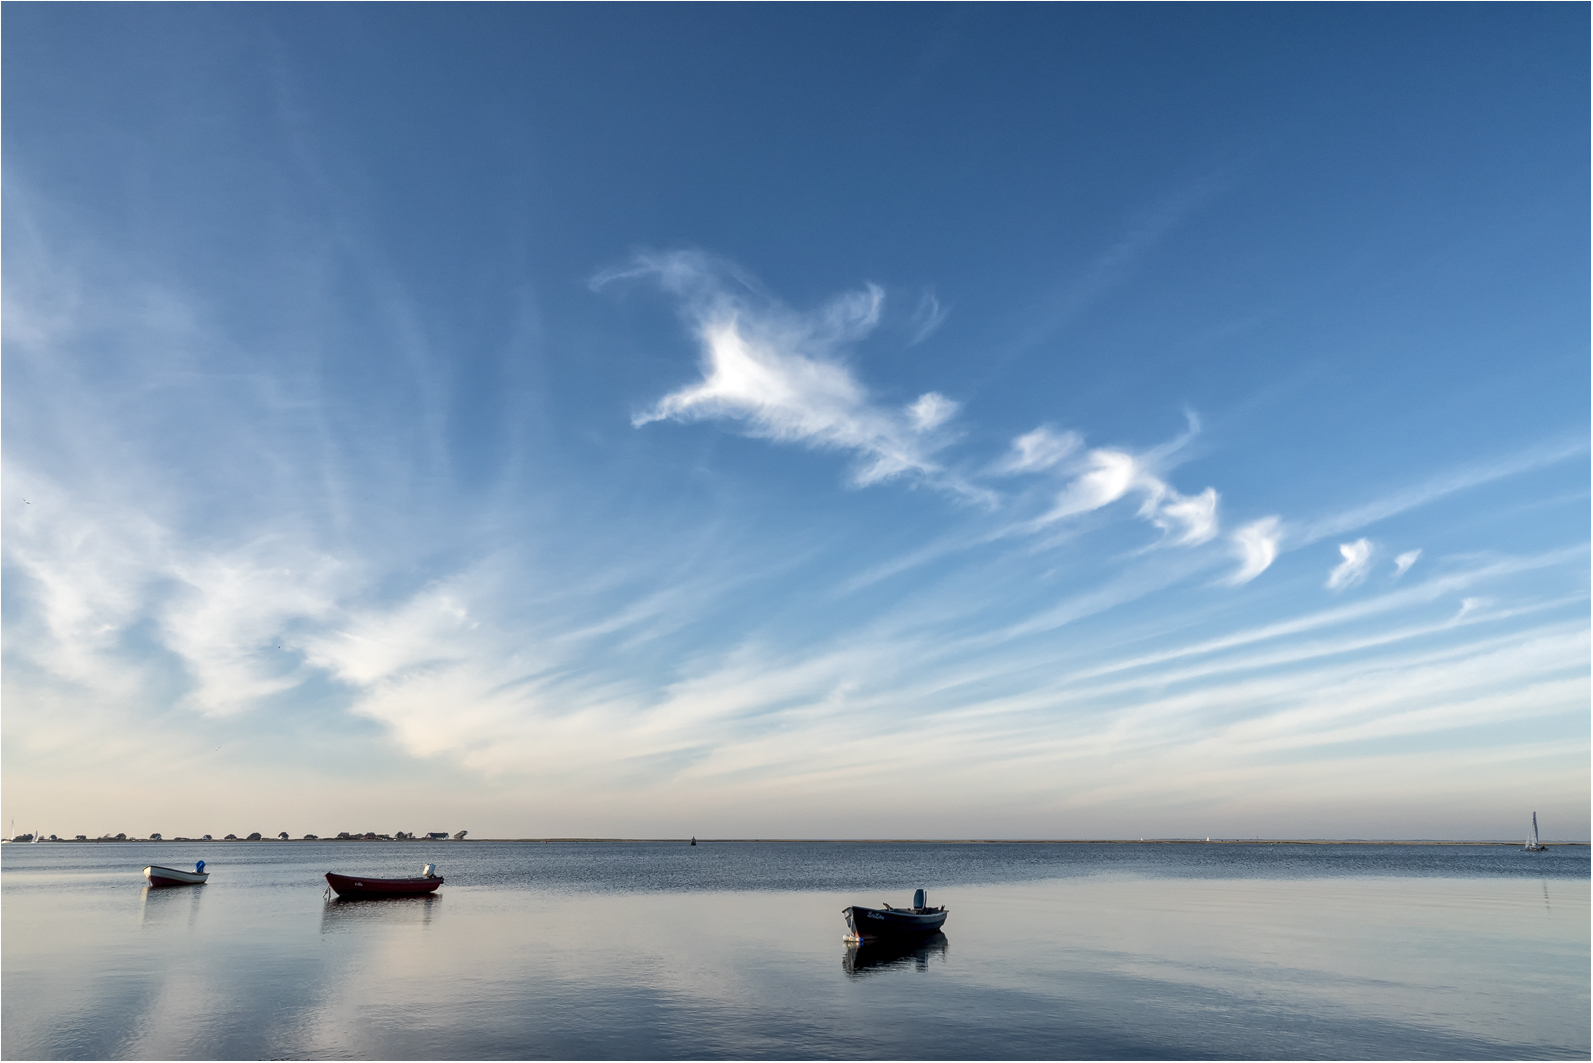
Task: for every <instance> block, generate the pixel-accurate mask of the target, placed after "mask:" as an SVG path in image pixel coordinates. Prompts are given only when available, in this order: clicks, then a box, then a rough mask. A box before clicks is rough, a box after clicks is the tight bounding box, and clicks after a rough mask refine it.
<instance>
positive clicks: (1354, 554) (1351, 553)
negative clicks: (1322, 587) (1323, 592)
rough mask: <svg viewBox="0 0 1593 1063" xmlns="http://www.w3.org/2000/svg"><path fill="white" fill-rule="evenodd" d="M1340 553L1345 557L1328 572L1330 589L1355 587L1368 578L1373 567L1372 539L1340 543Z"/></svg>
mask: <svg viewBox="0 0 1593 1063" xmlns="http://www.w3.org/2000/svg"><path fill="white" fill-rule="evenodd" d="M1339 554H1340V556H1342V557H1343V558H1344V560H1343V561H1341V562H1339V563H1338V565H1337V566H1335V567H1334V569H1333V571H1332V572H1330V573H1328V578H1327V587H1328V590H1332V591H1338V590H1343V589H1344V588H1345V587H1353V586H1355V585H1356V584H1357V583H1360V582H1362V581H1363V580H1365V579H1366V574H1367V573H1368V572H1369V571H1371V568H1372V540H1370V539H1357V540H1355V541H1354V542H1353V543H1340V544H1339Z"/></svg>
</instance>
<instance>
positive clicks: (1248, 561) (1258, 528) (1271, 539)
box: [1227, 517, 1283, 587]
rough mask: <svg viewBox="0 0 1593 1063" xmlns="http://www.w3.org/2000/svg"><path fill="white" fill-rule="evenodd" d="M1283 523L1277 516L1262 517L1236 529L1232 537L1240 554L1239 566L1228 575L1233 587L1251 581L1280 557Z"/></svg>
mask: <svg viewBox="0 0 1593 1063" xmlns="http://www.w3.org/2000/svg"><path fill="white" fill-rule="evenodd" d="M1282 534H1283V529H1282V524H1281V522H1280V521H1279V520H1278V518H1277V517H1262V518H1261V519H1260V520H1255V521H1251V522H1250V523H1249V524H1246V525H1244V526H1243V527H1241V528H1238V529H1235V531H1234V533H1233V535H1232V536H1231V539H1232V541H1233V545H1234V549H1235V550H1236V551H1237V553H1238V555H1239V567H1238V568H1237V569H1236V570H1235V571H1234V573H1233V575H1231V576H1229V577H1228V580H1227V582H1228V584H1229V585H1230V586H1233V587H1237V586H1240V585H1242V584H1245V583H1249V582H1250V581H1251V580H1253V579H1255V578H1256V577H1257V576H1259V575H1261V574H1262V573H1263V572H1265V571H1266V570H1267V569H1268V568H1270V567H1271V566H1272V562H1273V561H1275V560H1277V557H1278V540H1279V539H1280V538H1281V537H1282Z"/></svg>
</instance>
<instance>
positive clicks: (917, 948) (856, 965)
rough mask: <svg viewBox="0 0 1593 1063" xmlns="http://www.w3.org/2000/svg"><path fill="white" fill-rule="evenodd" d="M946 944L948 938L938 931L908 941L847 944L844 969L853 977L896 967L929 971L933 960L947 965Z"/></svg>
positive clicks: (881, 940) (842, 963)
mask: <svg viewBox="0 0 1593 1063" xmlns="http://www.w3.org/2000/svg"><path fill="white" fill-rule="evenodd" d="M946 944H947V943H946V935H945V934H942V933H939V932H938V931H937V932H936V933H933V934H931V935H929V936H928V937H925V938H915V939H912V940H908V941H901V940H892V939H889V938H885V939H880V940H876V939H865V940H864V941H863V942H862V943H861V944H858V943H855V942H848V943H847V946H846V955H845V956H843V957H842V958H841V966H842V967H843V968H844V969H845V970H846V973H847V974H848V975H850V976H852V977H853V978H861V977H862V976H863V975H866V974H874V973H876V972H878V971H888V970H891V969H893V968H899V969H903V970H905V969H907V968H909V967H911V968H913V969H915V970H919V971H927V970H929V961H930V959H931V958H934V959H938V960H940V961H941V962H942V963H944V962H945V960H946Z"/></svg>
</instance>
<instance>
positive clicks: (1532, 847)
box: [1526, 812, 1544, 853]
mask: <svg viewBox="0 0 1593 1063" xmlns="http://www.w3.org/2000/svg"><path fill="white" fill-rule="evenodd" d="M1543 850H1544V846H1543V844H1542V843H1541V842H1539V841H1538V814H1537V813H1536V812H1534V813H1532V833H1530V834H1528V835H1527V847H1526V851H1527V852H1531V853H1540V852H1542V851H1543Z"/></svg>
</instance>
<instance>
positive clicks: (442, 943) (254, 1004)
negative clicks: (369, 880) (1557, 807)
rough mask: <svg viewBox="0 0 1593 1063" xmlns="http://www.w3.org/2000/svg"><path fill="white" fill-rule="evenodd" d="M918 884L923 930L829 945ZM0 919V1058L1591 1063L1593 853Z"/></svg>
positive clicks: (753, 870) (1381, 853) (447, 896)
mask: <svg viewBox="0 0 1593 1063" xmlns="http://www.w3.org/2000/svg"><path fill="white" fill-rule="evenodd" d="M201 857H202V858H204V859H205V860H206V861H207V862H208V864H209V870H210V871H211V872H212V875H211V879H210V882H209V884H208V885H206V886H203V887H198V888H188V889H172V890H156V891H148V890H145V889H143V888H142V879H141V878H139V874H138V873H139V869H140V868H142V867H143V866H144V865H145V864H146V863H160V864H166V865H170V866H174V867H189V866H192V862H193V861H194V860H195V859H197V858H201ZM428 860H430V861H435V862H436V864H437V865H438V870H439V873H441V874H443V875H444V876H446V878H447V884H446V885H445V886H444V887H443V889H442V891H441V892H440V893H439V894H438V895H437V896H435V897H432V898H429V899H411V900H396V901H377V902H360V903H348V902H339V901H330V902H328V901H325V900H323V899H322V893H321V891H322V887H323V885H324V883H323V882H322V880H321V878H320V876H321V874H322V873H323V872H325V871H328V870H343V871H351V872H354V871H357V872H364V873H368V874H384V873H391V874H408V873H414V872H415V871H418V869H419V867H420V865H421V864H422V863H424V862H426V861H428ZM916 886H924V887H926V888H928V889H929V891H930V903H932V904H945V905H947V906H948V907H949V908H950V909H951V915H950V918H949V919H948V920H947V923H946V929H945V933H944V934H943V935H939V936H937V937H936V938H933V939H931V940H930V941H928V942H926V943H925V944H924V945H923V946H921V947H919V948H916V949H906V950H878V949H870V948H865V949H861V950H860V949H856V948H851V947H848V946H847V945H846V944H844V943H843V942H842V940H841V937H842V934H843V932H844V926H843V923H842V919H841V912H840V909H841V908H842V906H844V905H846V904H852V903H864V904H877V903H878V902H880V901H886V900H888V901H890V902H892V903H895V904H906V903H907V902H908V901H909V899H910V893H911V890H912V889H913V888H914V887H916ZM0 902H3V903H0V919H3V926H0V931H3V934H0V972H3V973H0V981H3V985H0V1021H3V1025H0V1053H3V1055H4V1056H5V1058H7V1059H22V1058H303V1057H353V1058H483V1057H491V1058H515V1057H561V1058H580V1057H619V1058H670V1057H693V1058H702V1057H778V1058H823V1057H888V1058H899V1057H911V1058H1024V1057H1030V1058H1042V1057H1043V1058H1069V1057H1072V1058H1081V1057H1082V1058H1210V1057H1221V1058H1280V1057H1288V1058H1380V1059H1385V1058H1450V1059H1457V1058H1490V1059H1491V1058H1565V1057H1579V1058H1583V1059H1586V1058H1588V1056H1589V1051H1590V1044H1589V1040H1590V1039H1589V1021H1590V1005H1589V929H1590V927H1589V902H1590V891H1589V850H1588V849H1587V848H1586V847H1565V848H1556V849H1552V850H1551V851H1550V852H1548V853H1543V854H1526V853H1521V852H1519V851H1517V850H1516V849H1515V848H1514V847H1474V846H1464V847H1459V846H1305V845H1301V846H1289V845H1279V846H1255V845H1221V844H1216V845H1154V844H1151V845H939V844H872V843H705V844H702V845H699V846H697V847H696V848H689V847H687V846H685V845H678V844H667V843H556V844H551V845H542V844H537V843H493V842H464V843H453V842H449V843H441V844H428V843H420V842H394V843H380V842H365V843H338V842H319V843H299V842H293V843H282V842H255V843H245V842H232V843H205V844H201V843H192V844H190V843H161V844H146V843H122V844H105V845H92V844H89V845H77V844H55V845H50V844H45V845H34V846H25V845H7V846H5V847H4V851H3V854H0Z"/></svg>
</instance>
